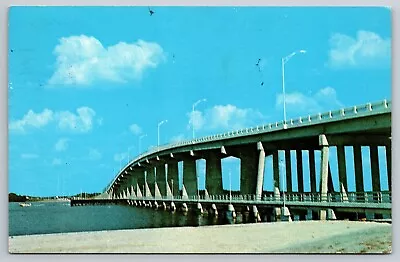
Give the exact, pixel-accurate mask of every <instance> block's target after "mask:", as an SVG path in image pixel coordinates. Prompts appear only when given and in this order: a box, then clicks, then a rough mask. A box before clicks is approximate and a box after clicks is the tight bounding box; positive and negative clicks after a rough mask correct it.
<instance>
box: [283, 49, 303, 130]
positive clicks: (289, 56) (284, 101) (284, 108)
mask: <svg viewBox="0 0 400 262" xmlns="http://www.w3.org/2000/svg"><path fill="white" fill-rule="evenodd" d="M306 52H307V51H306V50H299V51H295V52H293V53H291V54H290V55H288V56H285V57H283V58H282V91H283V128H284V129H286V128H287V124H286V94H285V64H286V63H287V62H288V61H289V60H290V58H292V57H293V56H295V55H297V54H299V53H300V54H305V53H306Z"/></svg>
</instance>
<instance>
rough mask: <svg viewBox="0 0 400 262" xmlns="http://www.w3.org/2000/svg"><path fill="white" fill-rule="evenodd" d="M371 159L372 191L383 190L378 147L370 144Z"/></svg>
mask: <svg viewBox="0 0 400 262" xmlns="http://www.w3.org/2000/svg"><path fill="white" fill-rule="evenodd" d="M369 152H370V159H371V161H370V162H371V175H372V191H374V192H380V191H381V180H380V174H379V157H378V147H377V146H370V147H369Z"/></svg>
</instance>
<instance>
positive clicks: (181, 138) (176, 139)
mask: <svg viewBox="0 0 400 262" xmlns="http://www.w3.org/2000/svg"><path fill="white" fill-rule="evenodd" d="M184 140H185V135H184V134H179V135H176V136H173V137H172V138H171V140H170V141H171V143H178V142H181V141H184Z"/></svg>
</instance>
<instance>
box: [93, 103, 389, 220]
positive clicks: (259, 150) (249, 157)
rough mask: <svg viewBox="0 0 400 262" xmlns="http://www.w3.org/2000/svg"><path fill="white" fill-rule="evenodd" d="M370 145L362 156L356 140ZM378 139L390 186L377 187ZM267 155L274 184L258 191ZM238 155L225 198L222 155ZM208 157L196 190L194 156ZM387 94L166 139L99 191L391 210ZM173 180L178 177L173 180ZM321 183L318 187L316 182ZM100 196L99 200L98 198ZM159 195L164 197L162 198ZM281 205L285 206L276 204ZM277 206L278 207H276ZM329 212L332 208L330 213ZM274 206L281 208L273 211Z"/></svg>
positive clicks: (171, 199) (167, 202)
mask: <svg viewBox="0 0 400 262" xmlns="http://www.w3.org/2000/svg"><path fill="white" fill-rule="evenodd" d="M345 146H346V147H347V146H350V147H352V148H353V152H354V154H353V156H354V157H353V159H352V162H353V163H354V171H355V182H356V192H349V188H348V185H347V170H346V161H348V159H349V158H348V156H347V157H346V153H345ZM362 146H367V147H369V152H370V161H365V163H363V161H362V153H361V147H362ZM378 146H380V147H385V149H386V150H385V151H386V153H385V155H386V156H385V157H386V163H387V166H386V167H385V168H386V172H387V176H388V191H386V192H384V191H382V189H381V182H380V181H381V179H380V175H381V172H382V170H380V169H382V167H380V166H379V163H378V158H379V154H378ZM330 147H336V152H337V165H338V166H337V168H338V179H339V181H335V184H338V185H339V188H340V189H339V191H337V192H335V191H334V188H333V184H334V183H333V182H334V181H333V176H332V172H331V166H332V163H330V161H329V148H330ZM278 151H284V155H285V164H286V165H285V166H286V172H285V174H286V181H287V184H286V190H284V188H285V186H283V185H282V183H279V182H278V181H283V179H281V178H282V177H281V176H283V174H282V173H280V172H279V159H278ZM291 151H295V153H296V170H297V172H296V173H297V181H298V188H297V192H294V190H293V187H292V176H293V175H294V174H293V172H292V164H291V157H290V152H291ZM305 151H308V155H309V159H308V162H309V163H308V164H309V175H310V188H311V192H305V190H304V174H303V173H304V170H303V165H304V163H303V158H302V153H303V152H305ZM315 151H320V176H319V178H320V179H319V180H318V181H317V179H316V161H315ZM270 155H272V159H273V181H271V182H272V183H273V184H274V190H273V191H272V192H263V184H264V169H265V158H266V156H270ZM226 157H236V158H238V159H240V194H239V195H236V196H234V197H232V196H230V197H229V198H227V196H226V192H225V191H224V190H223V187H222V168H221V159H223V158H226ZM198 159H205V161H206V178H205V180H206V181H205V192H204V194H203V195H202V196H201V197H200V196H199V195H198V179H197V170H196V160H198ZM180 161H182V162H183V181H182V182H183V183H182V184H183V187H182V190H181V191H180V190H179V188H178V162H180ZM363 165H370V166H369V168H370V169H371V175H372V191H371V192H366V191H365V187H364V176H363ZM391 175H392V173H391V101H387V100H384V101H380V102H376V103H367V104H365V105H360V106H354V107H350V108H343V109H340V110H337V111H329V112H326V113H323V114H317V115H308V116H305V117H299V118H297V119H291V120H289V121H288V122H287V123H285V122H275V123H270V124H266V125H262V126H257V127H252V128H246V129H242V130H236V131H231V132H227V133H223V134H218V135H213V136H207V137H202V138H197V139H194V140H190V141H183V142H179V143H174V144H169V145H164V146H160V147H157V148H155V149H153V150H151V151H148V152H145V153H143V154H141V155H139V156H137V157H136V158H135V159H133V160H132V161H131V162H129V163H128V164H127V165H126V166H125V167H124V168H123V169H122V170H120V172H119V173H118V175H117V176H116V177H115V178H114V179H113V180H112V181H111V183H110V184H109V186H108V187H107V188H106V190H105V192H104V193H103V194H102V195H101V196H100V198H103V200H104V201H106V202H107V201H110V200H118V201H120V200H121V201H124V202H127V203H129V204H132V205H144V206H147V205H155V204H156V205H157V207H158V206H159V205H162V206H163V208H173V207H174V206H175V204H180V205H181V207H180V208H183V209H185V208H188V205H189V206H191V205H192V206H194V208H195V209H202V205H209V206H208V207H207V208H206V209H207V210H212V209H215V208H218V206H221V205H225V206H226V209H227V210H231V211H232V210H234V206H236V207H238V206H241V207H243V208H246V209H249V207H253V209H254V207H255V209H257V207H259V208H271V209H272V211H273V213H275V214H276V215H280V214H282V215H286V214H289V209H290V210H296V209H297V210H301V209H307V208H313V209H314V210H318V211H319V212H318V218H319V219H322V220H324V219H327V218H329V217H334V216H335V214H334V211H336V212H342V211H343V212H361V213H363V212H367V211H371V212H373V213H376V214H384V213H390V212H391ZM173 181H175V183H173ZM317 188H318V190H317ZM98 201H101V200H100V199H99V200H98ZM160 201H161V202H160ZM280 208H283V209H280ZM280 210H281V211H282V212H281V211H280ZM332 212H333V213H332ZM278 213H279V214H278Z"/></svg>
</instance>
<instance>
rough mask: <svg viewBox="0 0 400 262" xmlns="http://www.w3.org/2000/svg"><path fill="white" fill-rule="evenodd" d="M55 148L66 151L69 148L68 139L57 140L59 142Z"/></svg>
mask: <svg viewBox="0 0 400 262" xmlns="http://www.w3.org/2000/svg"><path fill="white" fill-rule="evenodd" d="M54 148H55V149H56V151H65V150H67V148H68V139H66V138H61V139H59V140H58V141H57V143H56V144H55V145H54Z"/></svg>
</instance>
